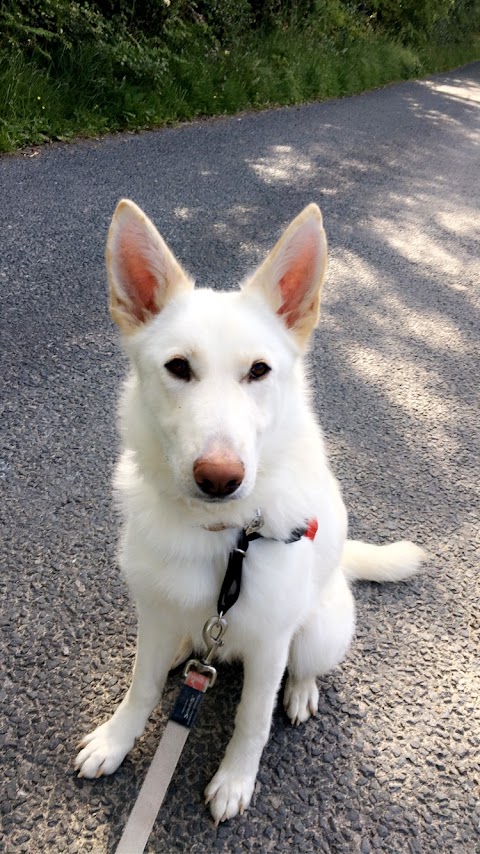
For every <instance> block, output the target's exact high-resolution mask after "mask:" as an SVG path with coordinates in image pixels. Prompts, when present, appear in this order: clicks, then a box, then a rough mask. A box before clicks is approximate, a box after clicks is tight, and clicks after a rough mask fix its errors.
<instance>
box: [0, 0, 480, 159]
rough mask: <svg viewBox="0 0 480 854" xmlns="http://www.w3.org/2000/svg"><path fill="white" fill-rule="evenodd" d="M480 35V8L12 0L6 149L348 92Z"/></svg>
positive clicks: (444, 62) (3, 68)
mask: <svg viewBox="0 0 480 854" xmlns="http://www.w3.org/2000/svg"><path fill="white" fill-rule="evenodd" d="M479 32H480V0H403V2H402V3H400V2H397V0H365V2H364V3H360V4H355V3H352V2H349V0H263V2H262V0H195V2H194V0H89V2H87V0H3V2H2V3H1V4H0V151H12V150H15V149H16V148H19V147H22V146H26V145H36V144H39V143H42V142H47V141H48V140H52V139H57V140H58V139H59V140H65V139H68V138H70V137H72V136H88V135H90V136H91V135H97V134H101V133H105V132H107V131H113V130H120V129H140V128H146V127H154V126H159V125H162V124H166V123H169V122H176V121H180V120H185V119H192V118H194V117H196V116H212V115H218V114H226V113H234V112H237V111H239V110H243V109H247V108H260V107H266V106H272V105H283V104H293V103H301V102H305V101H311V100H320V99H324V98H331V97H338V96H344V95H351V94H354V93H357V92H362V91H365V90H368V89H372V88H375V87H377V86H382V85H385V84H386V83H389V82H392V81H395V80H402V79H408V78H413V77H417V76H420V75H424V74H427V73H431V72H434V71H440V70H444V69H447V68H453V67H455V66H458V65H461V64H463V63H466V62H469V61H471V60H473V59H478V58H479V56H480V40H479V35H478V34H479Z"/></svg>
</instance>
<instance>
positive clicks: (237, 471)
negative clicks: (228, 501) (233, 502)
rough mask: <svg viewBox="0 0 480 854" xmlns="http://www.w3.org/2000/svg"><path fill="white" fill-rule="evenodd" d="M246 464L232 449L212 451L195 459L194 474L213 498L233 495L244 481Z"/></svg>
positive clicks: (199, 484) (198, 482)
mask: <svg viewBox="0 0 480 854" xmlns="http://www.w3.org/2000/svg"><path fill="white" fill-rule="evenodd" d="M244 475H245V466H244V465H243V463H242V461H241V460H240V459H239V458H238V457H237V456H236V454H234V453H233V452H232V451H229V450H226V449H222V450H217V451H212V452H211V453H209V454H206V455H205V456H203V457H199V458H198V459H197V460H195V463H194V465H193V476H194V478H195V483H196V484H197V486H199V487H200V489H201V490H202V492H204V493H205V495H209V496H210V497H211V498H225V496H227V495H232V493H234V492H235V491H236V490H237V489H238V487H239V486H240V484H241V483H242V481H243V478H244Z"/></svg>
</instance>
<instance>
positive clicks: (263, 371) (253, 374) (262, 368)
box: [248, 362, 272, 380]
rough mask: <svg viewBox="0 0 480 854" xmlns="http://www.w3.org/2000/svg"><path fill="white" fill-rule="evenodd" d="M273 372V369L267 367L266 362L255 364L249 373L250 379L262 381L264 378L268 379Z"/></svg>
mask: <svg viewBox="0 0 480 854" xmlns="http://www.w3.org/2000/svg"><path fill="white" fill-rule="evenodd" d="M271 370H272V369H271V367H270V366H269V365H267V363H266V362H254V363H253V365H252V367H251V368H250V370H249V372H248V379H249V380H261V379H262V377H266V375H267V374H269V373H270V371H271Z"/></svg>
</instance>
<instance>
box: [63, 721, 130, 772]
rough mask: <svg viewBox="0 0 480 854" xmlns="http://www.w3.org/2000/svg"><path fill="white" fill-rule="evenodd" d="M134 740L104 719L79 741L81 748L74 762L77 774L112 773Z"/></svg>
mask: <svg viewBox="0 0 480 854" xmlns="http://www.w3.org/2000/svg"><path fill="white" fill-rule="evenodd" d="M134 742H135V739H134V738H131V737H125V734H120V732H119V728H118V727H116V726H115V725H114V724H112V722H111V721H106V723H104V724H102V725H101V726H99V727H97V729H94V730H93V732H91V733H89V734H88V735H86V736H85V738H84V739H83V740H82V741H81V742H80V745H79V747H80V748H82V749H81V750H80V752H79V753H78V755H77V757H76V759H75V762H74V766H75V768H76V770H77V771H78V776H79V777H89V778H94V777H102V776H103V775H104V774H113V772H114V771H116V770H117V768H118V766H119V765H120V764H121V763H122V762H123V760H124V758H125V756H126V755H127V753H128V752H129V750H131V749H132V747H133V745H134Z"/></svg>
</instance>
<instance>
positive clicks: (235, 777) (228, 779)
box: [205, 767, 255, 826]
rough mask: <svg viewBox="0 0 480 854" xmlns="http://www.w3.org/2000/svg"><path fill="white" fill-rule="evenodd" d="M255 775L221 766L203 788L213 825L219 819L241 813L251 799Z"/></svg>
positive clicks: (224, 819) (223, 819)
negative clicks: (224, 768)
mask: <svg viewBox="0 0 480 854" xmlns="http://www.w3.org/2000/svg"><path fill="white" fill-rule="evenodd" d="M254 787H255V775H250V774H244V775H242V774H241V772H239V771H238V770H237V772H235V771H227V770H223V769H222V768H221V767H220V768H219V769H218V771H217V773H216V774H215V776H214V777H213V779H212V780H211V782H210V783H209V784H208V786H207V788H206V789H205V803H207V804H210V812H211V813H212V816H213V820H214V822H215V825H216V826H218V825H219V824H220V822H221V821H226V820H227V819H228V818H233V817H234V816H236V815H243V813H244V811H245V810H246V809H247V808H248V806H249V804H250V801H251V799H252V795H253V790H254Z"/></svg>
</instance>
